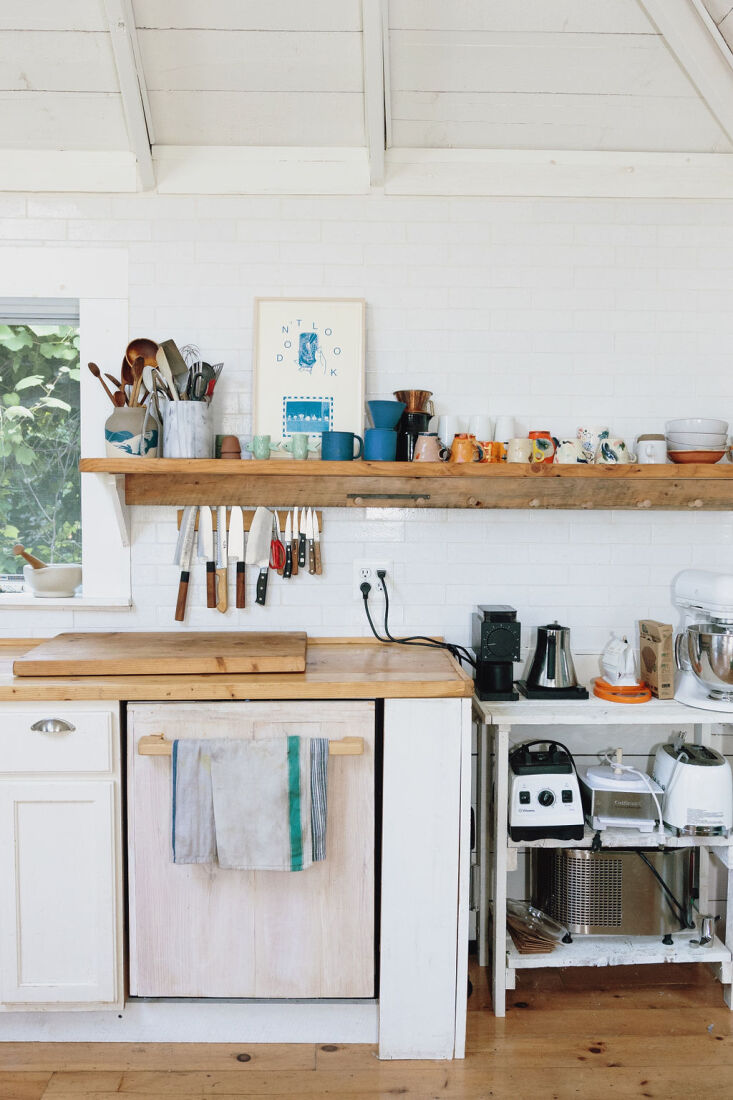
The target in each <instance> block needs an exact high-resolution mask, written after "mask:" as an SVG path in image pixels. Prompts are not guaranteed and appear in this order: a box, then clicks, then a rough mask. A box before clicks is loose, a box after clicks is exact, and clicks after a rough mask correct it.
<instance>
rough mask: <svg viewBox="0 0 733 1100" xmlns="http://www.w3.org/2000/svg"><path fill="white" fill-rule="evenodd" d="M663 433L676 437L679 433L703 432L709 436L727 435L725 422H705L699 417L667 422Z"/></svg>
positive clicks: (726, 422)
mask: <svg viewBox="0 0 733 1100" xmlns="http://www.w3.org/2000/svg"><path fill="white" fill-rule="evenodd" d="M664 430H665V432H666V433H667V434H668V435H669V434H670V433H671V434H672V435H678V434H679V433H680V432H696V433H697V432H704V433H707V434H709V435H727V433H728V421H727V420H705V419H703V418H701V417H692V418H690V419H689V420H668V421H667V423H666V424H665V425H664Z"/></svg>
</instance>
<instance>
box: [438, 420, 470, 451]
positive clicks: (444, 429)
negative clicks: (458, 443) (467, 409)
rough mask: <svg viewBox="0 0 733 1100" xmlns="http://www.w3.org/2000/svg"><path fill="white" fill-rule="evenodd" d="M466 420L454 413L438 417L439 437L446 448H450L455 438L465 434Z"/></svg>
mask: <svg viewBox="0 0 733 1100" xmlns="http://www.w3.org/2000/svg"><path fill="white" fill-rule="evenodd" d="M465 430H466V427H465V420H464V418H463V417H462V416H456V415H455V414H454V413H449V414H446V415H445V416H439V417H438V436H439V438H440V442H441V443H442V444H443V446H444V447H450V445H451V443H452V442H453V440H454V438H455V437H456V436H457V435H460V434H461V433H462V432H465Z"/></svg>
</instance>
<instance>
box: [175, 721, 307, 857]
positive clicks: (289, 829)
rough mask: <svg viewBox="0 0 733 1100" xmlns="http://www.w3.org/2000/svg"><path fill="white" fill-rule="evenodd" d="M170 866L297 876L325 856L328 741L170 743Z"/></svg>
mask: <svg viewBox="0 0 733 1100" xmlns="http://www.w3.org/2000/svg"><path fill="white" fill-rule="evenodd" d="M172 783H173V792H172V793H173V823H172V834H173V836H172V839H173V861H174V862H175V863H216V862H218V864H219V866H220V867H224V868H229V869H234V870H261V871H265V870H268V871H301V870H304V869H305V868H306V867H310V865H311V863H313V862H317V861H320V860H323V859H325V858H326V822H327V796H328V789H327V788H328V739H327V738H307V737H281V738H273V739H270V740H263V741H245V740H224V739H212V740H209V741H202V740H197V739H190V740H189V739H186V740H180V741H175V742H174V745H173V776H172Z"/></svg>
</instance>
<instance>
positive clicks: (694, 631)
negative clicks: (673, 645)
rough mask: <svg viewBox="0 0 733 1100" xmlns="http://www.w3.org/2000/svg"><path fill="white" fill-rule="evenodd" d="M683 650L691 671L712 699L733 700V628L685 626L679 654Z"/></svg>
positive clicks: (699, 625) (700, 624)
mask: <svg viewBox="0 0 733 1100" xmlns="http://www.w3.org/2000/svg"><path fill="white" fill-rule="evenodd" d="M685 642H686V645H685V644H684V643H685ZM685 649H686V650H687V656H688V657H689V661H690V666H691V668H692V671H693V672H694V673H695V676H696V677H697V679H698V680H699V681H700V683H701V684H702V685H703V686H704V687H706V688H707V689H708V691H709V692H710V695H711V696H712V697H713V699H731V698H733V625H731V626H723V625H720V624H719V623H695V624H694V625H693V626H688V628H687V630H686V631H685V636H684V642H683V644H682V650H683V653H684V651H685Z"/></svg>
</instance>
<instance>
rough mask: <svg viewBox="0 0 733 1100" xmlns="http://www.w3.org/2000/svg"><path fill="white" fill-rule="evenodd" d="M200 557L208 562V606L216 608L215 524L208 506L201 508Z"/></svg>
mask: <svg viewBox="0 0 733 1100" xmlns="http://www.w3.org/2000/svg"><path fill="white" fill-rule="evenodd" d="M199 557H200V558H203V559H204V561H205V562H206V606H207V607H216V562H215V561H214V522H213V520H212V518H211V508H209V506H208V504H204V505H202V506H201V507H200V508H199Z"/></svg>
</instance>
